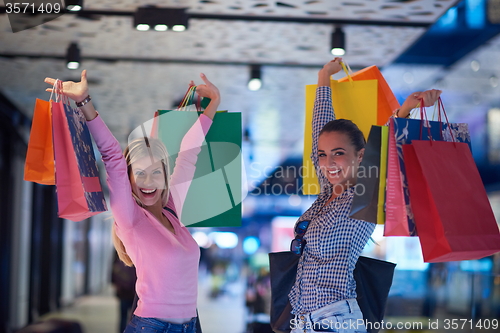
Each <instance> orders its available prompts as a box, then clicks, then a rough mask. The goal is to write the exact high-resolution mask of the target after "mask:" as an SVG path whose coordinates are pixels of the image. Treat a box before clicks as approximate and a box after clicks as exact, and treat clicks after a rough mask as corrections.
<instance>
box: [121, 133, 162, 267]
mask: <svg viewBox="0 0 500 333" xmlns="http://www.w3.org/2000/svg"><path fill="white" fill-rule="evenodd" d="M123 155H124V157H125V160H126V161H127V170H128V174H129V178H130V177H131V168H132V163H135V162H136V161H138V160H140V159H143V158H147V157H149V158H151V161H152V162H153V161H161V162H162V166H163V174H164V175H165V189H164V190H163V192H162V194H161V204H162V206H163V207H166V206H167V202H168V197H169V195H170V186H169V183H170V162H169V157H168V153H167V148H166V147H165V145H164V144H163V142H161V141H160V140H158V139H155V138H148V137H142V138H138V139H135V140H133V141H132V142H130V143H129V144H128V146H127V148H125V151H124V152H123ZM132 196H133V197H134V199H135V202H137V204H138V205H139V206H141V207H143V208H144V207H146V206H145V205H144V204H143V203H142V201H141V200H140V199H139V198H138V197H137V196H136V195H135V193H134V192H132ZM112 236H113V245H114V246H115V249H116V252H117V254H118V257H119V258H120V260H121V261H123V263H124V264H125V265H127V266H133V265H134V263H133V262H132V259H130V257H129V255H128V254H127V249H126V248H125V245H124V244H123V242H122V241H121V239H120V238H119V237H118V235H117V234H116V227H115V225H114V223H113V228H112Z"/></svg>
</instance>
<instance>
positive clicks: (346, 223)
mask: <svg viewBox="0 0 500 333" xmlns="http://www.w3.org/2000/svg"><path fill="white" fill-rule="evenodd" d="M331 96H332V94H331V90H330V87H318V88H317V90H316V100H315V103H314V115H313V146H312V153H311V159H312V161H313V163H314V166H315V168H316V173H317V175H318V179H319V181H320V185H321V193H320V194H319V196H318V198H317V199H316V201H315V202H314V203H313V205H312V206H311V207H310V208H309V209H308V210H307V211H306V212H305V213H304V214H303V215H302V216H301V217H300V218H299V220H298V222H299V221H303V220H310V221H311V222H310V223H309V227H308V229H307V232H306V234H305V236H304V239H305V240H306V241H307V244H306V245H305V247H304V252H303V254H302V257H301V258H300V261H299V265H298V268H297V279H296V281H295V285H294V286H293V287H292V290H291V291H290V293H289V295H288V297H289V299H290V303H291V305H292V308H293V311H292V312H293V313H294V314H301V313H310V312H312V311H315V310H317V309H320V308H322V307H324V306H326V305H328V304H331V303H334V302H337V301H340V300H345V299H349V298H356V281H355V280H354V276H353V271H354V267H355V265H356V262H357V260H358V257H359V255H360V254H361V251H362V250H363V248H364V247H365V245H366V243H367V242H368V239H369V238H370V236H371V234H372V233H373V230H374V229H375V224H373V223H369V222H365V221H360V220H355V219H352V218H349V213H350V211H351V205H352V199H353V196H354V191H355V188H354V187H351V188H350V189H348V190H346V191H344V192H343V193H342V194H341V195H340V196H338V197H337V198H335V199H334V200H333V201H332V202H330V203H329V204H328V205H327V206H326V207H324V208H323V206H324V204H325V203H326V202H327V201H328V199H329V198H330V196H331V194H332V190H333V187H332V185H331V184H330V183H329V182H328V180H327V179H326V177H325V176H324V175H323V174H322V173H321V171H320V170H319V164H318V153H317V152H318V137H319V132H320V130H321V129H322V128H323V126H324V125H325V124H326V123H327V122H329V121H330V120H334V119H335V114H334V112H333V107H332V98H331Z"/></svg>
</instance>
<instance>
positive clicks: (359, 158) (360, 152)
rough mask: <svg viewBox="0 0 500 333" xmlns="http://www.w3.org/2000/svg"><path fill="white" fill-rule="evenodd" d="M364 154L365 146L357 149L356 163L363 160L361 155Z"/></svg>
mask: <svg viewBox="0 0 500 333" xmlns="http://www.w3.org/2000/svg"><path fill="white" fill-rule="evenodd" d="M364 155H365V148H363V149H361V150H360V151H358V163H361V161H362V160H363V156H364Z"/></svg>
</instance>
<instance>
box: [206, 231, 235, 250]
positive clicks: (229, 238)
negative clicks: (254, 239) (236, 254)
mask: <svg viewBox="0 0 500 333" xmlns="http://www.w3.org/2000/svg"><path fill="white" fill-rule="evenodd" d="M208 237H209V238H210V239H212V240H213V241H214V242H215V244H216V245H217V246H218V247H220V248H221V249H233V248H235V247H236V245H238V235H236V234H235V233H234V232H221V231H214V232H211V233H209V234H208Z"/></svg>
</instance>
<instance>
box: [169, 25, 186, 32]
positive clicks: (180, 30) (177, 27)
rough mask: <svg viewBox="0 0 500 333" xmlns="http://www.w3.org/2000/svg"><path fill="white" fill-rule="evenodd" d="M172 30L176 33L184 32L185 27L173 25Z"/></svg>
mask: <svg viewBox="0 0 500 333" xmlns="http://www.w3.org/2000/svg"><path fill="white" fill-rule="evenodd" d="M172 30H173V31H177V32H182V31H184V30H186V27H185V26H184V25H181V24H177V25H174V26H173V27H172Z"/></svg>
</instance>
